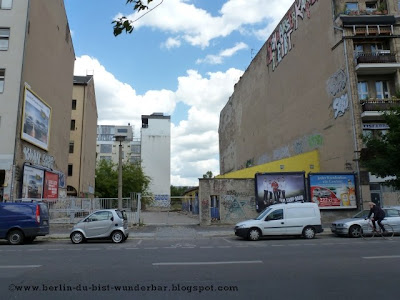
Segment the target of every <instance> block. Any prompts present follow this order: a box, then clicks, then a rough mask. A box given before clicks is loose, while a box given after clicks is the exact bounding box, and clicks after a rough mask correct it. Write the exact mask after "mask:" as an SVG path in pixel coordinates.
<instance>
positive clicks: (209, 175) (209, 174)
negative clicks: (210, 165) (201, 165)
mask: <svg viewBox="0 0 400 300" xmlns="http://www.w3.org/2000/svg"><path fill="white" fill-rule="evenodd" d="M203 178H213V173H212V172H211V171H207V172H206V174H203Z"/></svg>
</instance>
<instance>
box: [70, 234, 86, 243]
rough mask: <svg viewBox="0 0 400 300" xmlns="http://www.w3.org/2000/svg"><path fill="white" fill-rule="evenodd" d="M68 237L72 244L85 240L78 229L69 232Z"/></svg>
mask: <svg viewBox="0 0 400 300" xmlns="http://www.w3.org/2000/svg"><path fill="white" fill-rule="evenodd" d="M70 238H71V242H72V243H74V244H80V243H82V242H83V241H84V240H85V237H84V236H83V234H82V233H80V232H79V231H75V232H73V233H71V236H70Z"/></svg>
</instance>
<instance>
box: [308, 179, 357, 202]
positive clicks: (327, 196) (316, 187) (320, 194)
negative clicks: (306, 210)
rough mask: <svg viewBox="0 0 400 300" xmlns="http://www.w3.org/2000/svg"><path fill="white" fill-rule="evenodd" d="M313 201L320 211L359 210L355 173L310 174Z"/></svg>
mask: <svg viewBox="0 0 400 300" xmlns="http://www.w3.org/2000/svg"><path fill="white" fill-rule="evenodd" d="M308 179H309V185H310V189H309V190H310V196H311V201H312V202H315V203H317V204H318V206H319V208H320V209H354V208H357V202H358V201H357V194H356V175H355V174H353V173H329V174H328V173H315V174H309V175H308Z"/></svg>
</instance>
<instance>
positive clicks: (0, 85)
mask: <svg viewBox="0 0 400 300" xmlns="http://www.w3.org/2000/svg"><path fill="white" fill-rule="evenodd" d="M5 75H6V70H5V69H0V93H2V92H3V91H4V78H5Z"/></svg>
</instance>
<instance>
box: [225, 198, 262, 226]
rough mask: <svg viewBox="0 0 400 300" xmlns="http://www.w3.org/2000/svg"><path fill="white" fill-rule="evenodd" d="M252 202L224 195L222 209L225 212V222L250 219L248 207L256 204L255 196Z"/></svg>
mask: <svg viewBox="0 0 400 300" xmlns="http://www.w3.org/2000/svg"><path fill="white" fill-rule="evenodd" d="M251 198H253V199H252V200H250V202H249V200H247V199H239V198H238V197H236V196H235V195H222V201H221V207H222V208H223V211H224V212H225V216H224V218H223V220H224V221H225V222H227V221H228V222H230V221H235V220H245V219H248V217H247V214H246V207H247V206H249V207H250V206H251V205H252V203H255V200H254V196H252V197H251Z"/></svg>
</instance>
